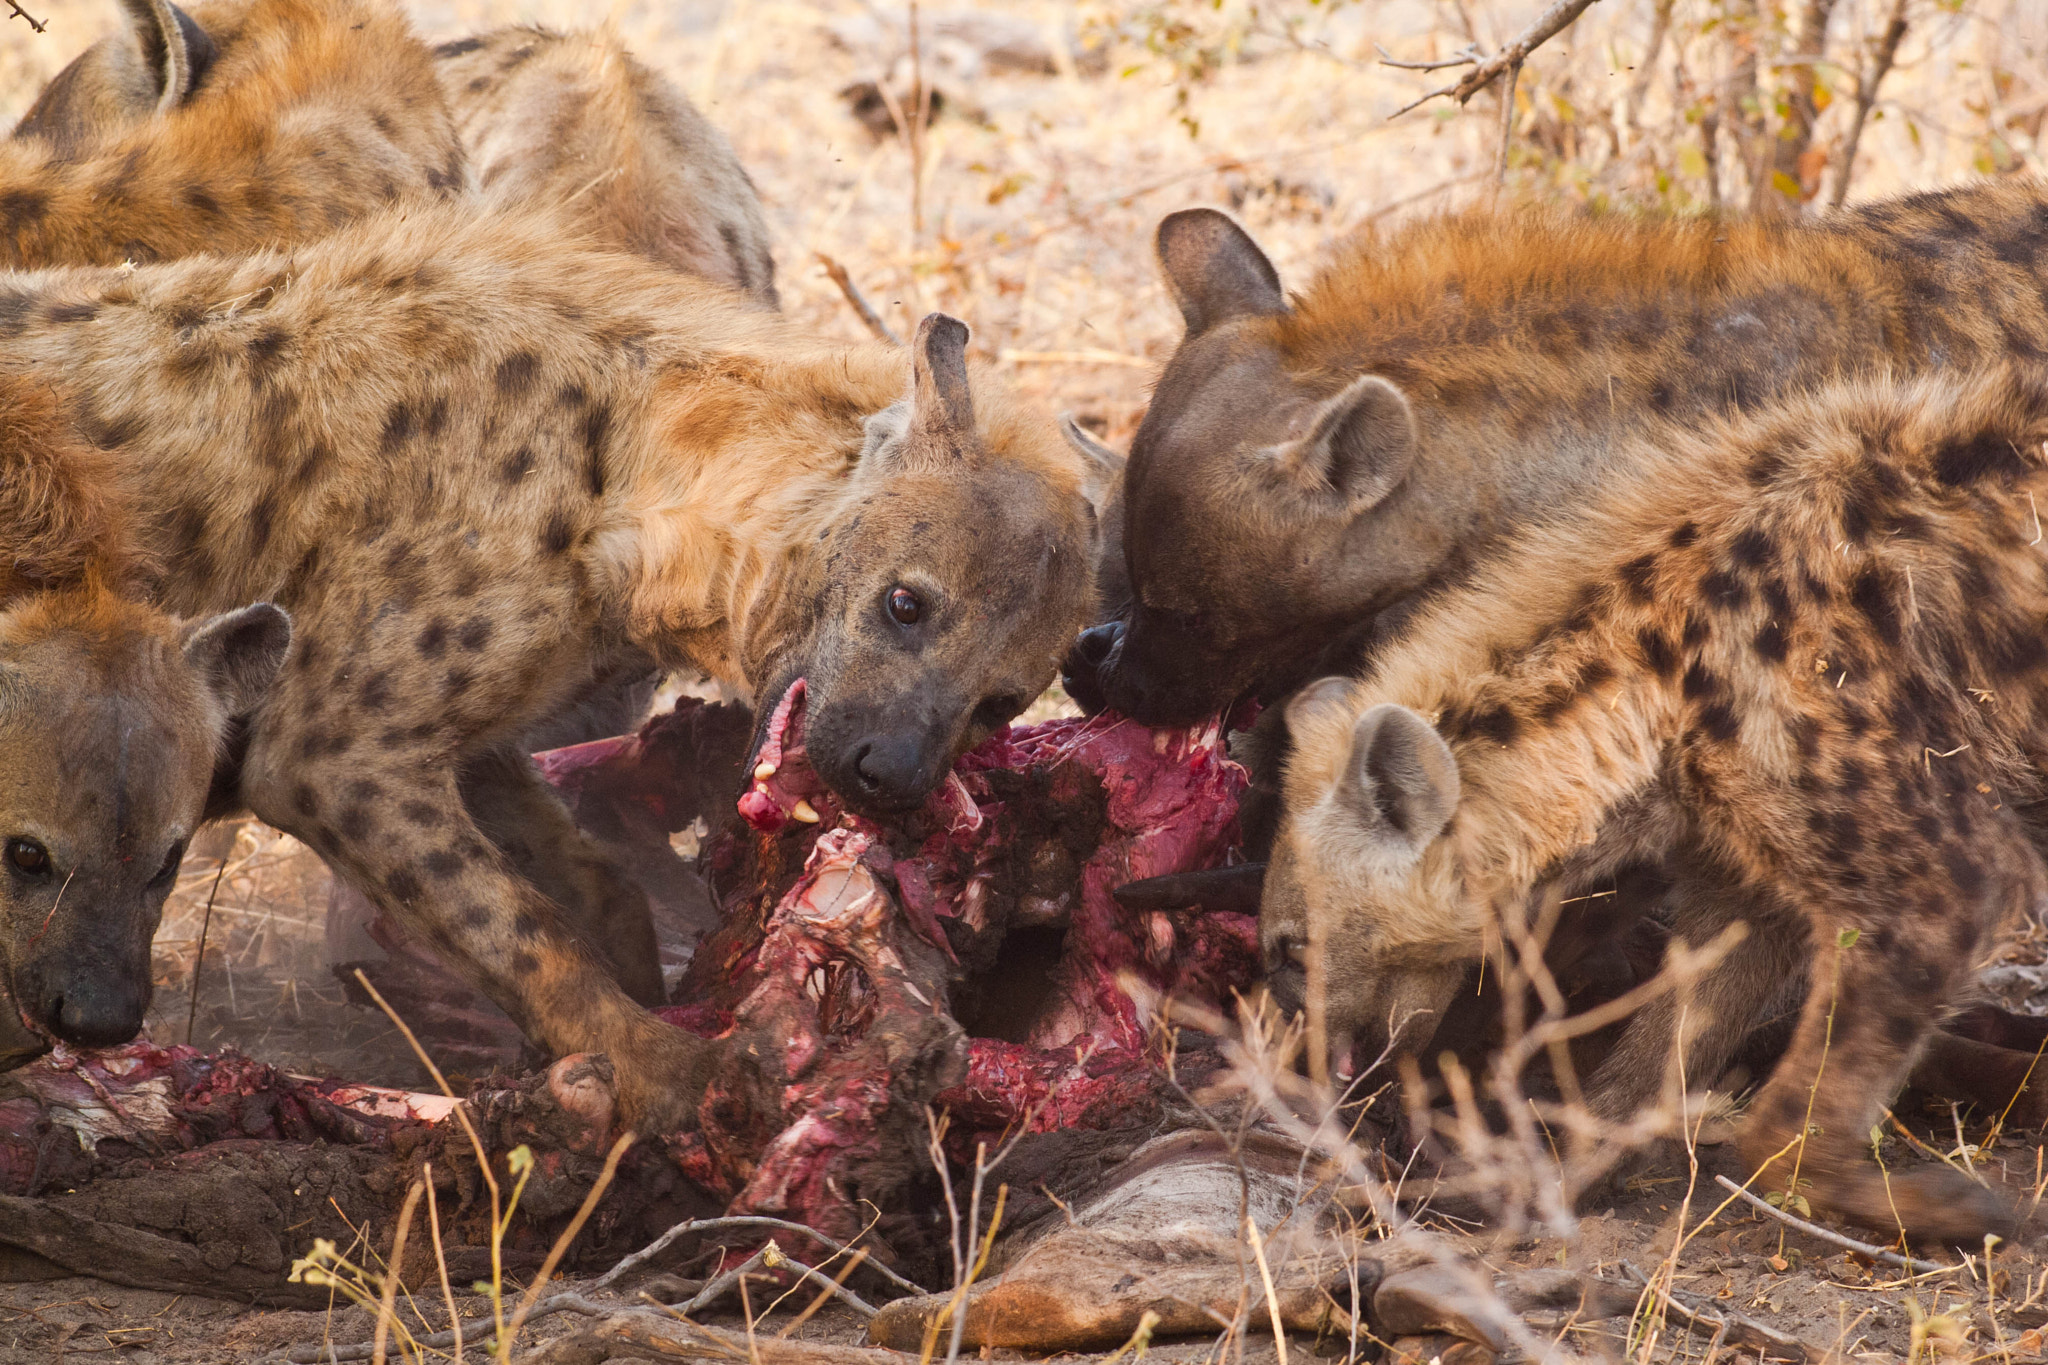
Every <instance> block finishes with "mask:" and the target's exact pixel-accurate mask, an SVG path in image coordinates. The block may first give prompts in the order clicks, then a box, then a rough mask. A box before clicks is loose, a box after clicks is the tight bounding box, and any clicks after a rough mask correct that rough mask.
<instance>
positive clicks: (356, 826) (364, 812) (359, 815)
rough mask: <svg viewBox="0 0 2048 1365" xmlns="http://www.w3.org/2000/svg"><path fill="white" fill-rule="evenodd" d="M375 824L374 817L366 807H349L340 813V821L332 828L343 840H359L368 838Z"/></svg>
mask: <svg viewBox="0 0 2048 1365" xmlns="http://www.w3.org/2000/svg"><path fill="white" fill-rule="evenodd" d="M376 824H377V821H376V817H374V816H373V815H371V814H370V808H369V807H368V806H350V807H348V808H347V809H346V810H344V811H342V813H341V819H339V820H337V821H336V822H335V825H334V828H335V830H336V831H337V832H338V833H339V834H340V835H341V837H342V838H344V839H355V840H360V839H367V838H369V837H370V831H371V830H372V829H374V828H376Z"/></svg>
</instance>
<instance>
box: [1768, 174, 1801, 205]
mask: <svg viewBox="0 0 2048 1365" xmlns="http://www.w3.org/2000/svg"><path fill="white" fill-rule="evenodd" d="M1771 188H1772V189H1774V190H1776V191H1777V192H1778V193H1780V194H1782V195H1784V196H1785V197H1786V198H1787V199H1797V198H1798V197H1799V182H1798V181H1797V180H1794V179H1793V178H1792V177H1791V176H1789V175H1787V174H1785V173H1784V172H1783V171H1772V172H1771Z"/></svg>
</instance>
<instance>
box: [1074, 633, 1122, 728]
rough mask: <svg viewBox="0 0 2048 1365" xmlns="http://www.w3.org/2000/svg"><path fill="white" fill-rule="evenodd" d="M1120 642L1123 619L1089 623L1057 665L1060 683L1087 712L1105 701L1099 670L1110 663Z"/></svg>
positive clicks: (1097, 707) (1104, 703)
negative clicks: (1093, 624)
mask: <svg viewBox="0 0 2048 1365" xmlns="http://www.w3.org/2000/svg"><path fill="white" fill-rule="evenodd" d="M1123 642H1124V623H1123V622H1121V621H1104V622H1103V623H1102V624H1101V625H1099V626H1090V627H1089V628H1088V629H1086V630H1084V631H1082V632H1081V635H1080V638H1079V639H1077V640H1075V641H1074V647H1073V648H1072V649H1070V650H1068V651H1067V657H1066V659H1065V661H1064V662H1063V663H1062V664H1061V666H1060V686H1061V687H1063V688H1065V689H1066V692H1067V695H1068V696H1070V697H1072V698H1073V699H1074V701H1075V702H1076V703H1078V704H1079V705H1080V707H1081V709H1082V710H1083V711H1086V712H1087V713H1088V714H1089V715H1091V716H1092V715H1094V714H1095V713H1096V712H1097V711H1100V710H1102V708H1103V707H1104V706H1106V705H1107V704H1108V702H1107V699H1106V697H1105V694H1104V691H1103V684H1102V674H1103V672H1104V670H1105V668H1107V667H1111V666H1113V665H1111V659H1112V658H1113V657H1114V656H1115V654H1116V653H1117V650H1118V648H1119V647H1120V646H1121V645H1122V644H1123Z"/></svg>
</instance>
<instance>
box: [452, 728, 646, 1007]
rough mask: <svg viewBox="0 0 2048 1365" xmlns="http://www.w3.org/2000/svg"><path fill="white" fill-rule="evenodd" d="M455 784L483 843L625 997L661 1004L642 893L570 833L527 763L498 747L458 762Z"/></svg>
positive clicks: (578, 833)
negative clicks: (559, 919)
mask: <svg viewBox="0 0 2048 1365" xmlns="http://www.w3.org/2000/svg"><path fill="white" fill-rule="evenodd" d="M457 785H458V787H459V789H460V790H461V793H462V803H463V806H464V807H465V808H466V809H467V810H468V811H469V815H470V818H471V819H472V820H474V821H476V824H477V827H478V828H479V829H480V830H482V831H483V833H484V836H485V837H486V838H488V839H489V840H490V841H491V842H492V843H493V844H494V845H496V846H497V848H498V851H499V852H501V853H503V854H504V855H505V857H506V858H507V859H508V860H509V861H510V862H511V864H512V868H513V870H514V871H516V872H518V873H519V874H520V875H521V876H524V877H526V878H527V879H528V880H530V881H532V882H533V884H534V885H535V886H538V887H539V888H540V889H541V891H543V892H544V893H545V894H546V895H547V896H548V897H549V898H550V899H551V900H553V901H554V902H555V904H556V905H557V906H559V907H561V909H562V911H563V912H564V914H565V915H566V916H567V918H568V924H569V927H570V928H571V929H572V930H574V931H575V932H577V933H578V934H580V935H581V936H582V938H583V941H584V942H585V944H587V945H588V946H589V948H590V949H591V951H592V952H593V953H595V954H596V955H597V957H598V958H599V959H600V960H601V961H604V962H606V963H608V964H610V967H611V971H612V975H613V976H614V977H615V978H616V979H617V980H618V982H619V984H620V985H621V986H623V987H625V990H626V994H628V995H630V996H632V997H633V999H634V1000H636V1001H638V1002H639V1003H640V1004H642V1005H660V1004H663V1003H665V1002H666V995H665V993H664V991H663V989H662V980H661V953H660V949H659V947H658V946H657V944H656V942H655V936H654V917H653V915H652V914H651V913H650V911H649V910H648V905H647V893H646V892H644V891H642V890H641V889H640V888H639V887H638V886H636V885H634V884H633V883H632V882H631V881H630V880H628V879H627V878H626V877H625V875H624V874H622V873H621V872H620V871H619V869H618V868H617V867H616V866H615V865H614V864H613V862H612V860H611V858H610V857H609V856H607V855H606V853H605V851H604V850H603V849H602V848H600V847H599V846H598V844H597V843H596V841H595V840H593V839H591V838H590V836H589V835H587V834H585V833H584V832H583V831H582V830H581V829H579V828H577V826H576V822H575V821H574V820H572V819H571V818H570V816H569V812H568V810H567V808H566V807H564V806H563V805H562V801H561V798H560V797H559V796H557V795H556V794H555V792H554V789H553V788H551V787H549V786H548V784H547V782H546V781H545V780H544V779H543V778H542V777H541V775H540V773H539V772H538V771H537V770H536V769H535V768H534V766H533V760H532V759H530V758H528V757H527V756H526V754H524V753H523V752H520V751H519V750H518V749H517V748H507V747H500V748H497V749H494V750H492V751H490V752H489V753H486V754H484V755H482V756H480V757H477V758H473V759H470V760H469V761H467V762H466V763H464V764H463V765H462V769H461V773H460V776H459V777H458V778H457Z"/></svg>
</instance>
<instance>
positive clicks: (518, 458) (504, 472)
mask: <svg viewBox="0 0 2048 1365" xmlns="http://www.w3.org/2000/svg"><path fill="white" fill-rule="evenodd" d="M532 472H533V451H532V450H531V449H529V448H528V447H526V446H521V447H519V449H517V450H515V451H513V452H512V453H511V455H509V456H507V457H506V460H505V464H504V466H503V468H501V469H499V471H498V477H499V478H500V479H501V480H503V481H504V482H505V483H507V484H515V483H518V482H519V481H520V480H522V479H524V478H525V477H526V476H527V475H528V474H531V473H532Z"/></svg>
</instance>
